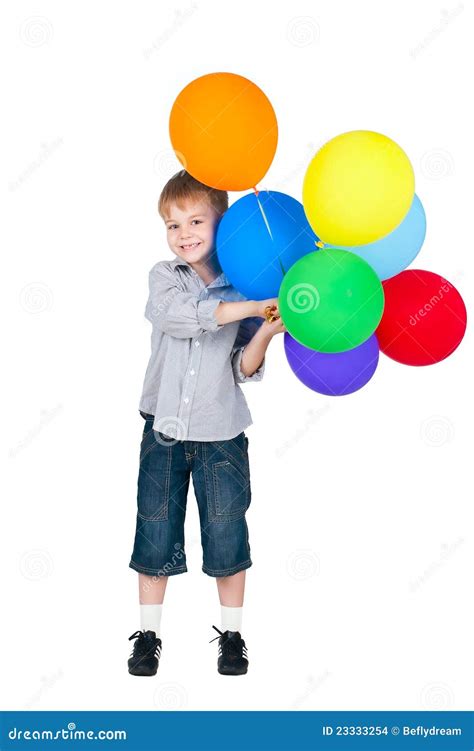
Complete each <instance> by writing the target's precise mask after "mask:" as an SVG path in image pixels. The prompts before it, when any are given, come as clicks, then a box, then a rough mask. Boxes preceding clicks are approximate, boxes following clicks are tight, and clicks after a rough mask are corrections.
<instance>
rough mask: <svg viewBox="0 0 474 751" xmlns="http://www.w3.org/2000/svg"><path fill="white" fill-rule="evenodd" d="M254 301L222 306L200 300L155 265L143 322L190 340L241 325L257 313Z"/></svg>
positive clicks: (219, 303) (211, 301)
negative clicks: (233, 325)
mask: <svg viewBox="0 0 474 751" xmlns="http://www.w3.org/2000/svg"><path fill="white" fill-rule="evenodd" d="M258 305H261V303H257V302H255V301H253V300H245V301H242V302H222V301H221V300H199V297H198V295H196V294H194V293H192V292H186V291H185V290H183V289H181V288H180V286H179V282H178V280H177V279H176V276H175V275H174V273H173V271H172V270H171V269H169V268H167V267H166V266H165V265H163V264H161V263H158V264H156V265H155V266H154V267H153V268H152V269H151V271H150V275H149V297H148V302H147V304H146V308H145V318H147V319H148V320H149V321H151V323H152V324H153V325H154V326H156V327H157V328H158V329H160V330H161V331H163V333H165V334H169V335H170V336H174V337H177V338H179V339H192V338H193V337H195V336H199V335H200V334H202V333H203V332H204V331H218V330H219V329H221V328H222V326H224V324H225V323H230V322H231V321H240V320H242V319H243V318H246V317H247V316H252V315H254V314H255V312H256V311H257V310H258V307H257V306H258Z"/></svg>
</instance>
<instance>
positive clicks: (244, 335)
mask: <svg viewBox="0 0 474 751" xmlns="http://www.w3.org/2000/svg"><path fill="white" fill-rule="evenodd" d="M271 338H272V336H271V334H269V333H268V330H267V325H266V324H265V321H264V319H263V318H256V317H253V318H245V319H244V320H243V321H242V322H241V324H240V326H239V331H238V333H237V338H236V340H235V344H234V347H233V350H232V370H233V372H234V379H235V382H236V383H247V382H248V381H261V380H262V378H263V374H264V372H265V353H266V351H267V347H268V345H269V343H270V340H271Z"/></svg>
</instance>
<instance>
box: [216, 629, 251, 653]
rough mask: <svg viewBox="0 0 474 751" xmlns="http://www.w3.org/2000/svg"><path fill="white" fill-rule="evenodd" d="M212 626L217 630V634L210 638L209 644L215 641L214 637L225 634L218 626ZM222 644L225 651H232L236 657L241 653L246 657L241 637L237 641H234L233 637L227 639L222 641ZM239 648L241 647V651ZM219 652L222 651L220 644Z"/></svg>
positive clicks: (217, 637)
mask: <svg viewBox="0 0 474 751" xmlns="http://www.w3.org/2000/svg"><path fill="white" fill-rule="evenodd" d="M212 628H214V629H215V630H216V631H218V632H219V636H215V637H214V639H211V641H210V642H209V644H210V643H211V642H213V641H215V640H216V639H219V638H220V637H221V636H224V634H225V631H221V630H220V629H219V628H217V626H213V627H212ZM224 646H225V649H226V651H228V652H232V653H233V654H234V655H235V656H237V657H241V655H243V656H244V657H247V647H246V646H245V643H244V640H243V639H242V637H241V638H240V639H239V641H238V642H235V641H234V639H227V640H226V641H225V642H224ZM241 649H242V652H241ZM221 652H222V645H221V644H219V653H221Z"/></svg>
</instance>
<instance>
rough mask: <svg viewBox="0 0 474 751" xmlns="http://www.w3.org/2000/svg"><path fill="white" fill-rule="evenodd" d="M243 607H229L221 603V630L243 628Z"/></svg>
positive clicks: (238, 629)
mask: <svg viewBox="0 0 474 751" xmlns="http://www.w3.org/2000/svg"><path fill="white" fill-rule="evenodd" d="M242 613H243V608H229V607H227V605H221V631H241V630H242Z"/></svg>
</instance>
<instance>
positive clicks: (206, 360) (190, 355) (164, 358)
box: [139, 258, 265, 441]
mask: <svg viewBox="0 0 474 751" xmlns="http://www.w3.org/2000/svg"><path fill="white" fill-rule="evenodd" d="M246 299H247V298H245V297H244V296H243V295H242V294H241V293H240V292H238V291H237V290H236V289H235V288H234V287H233V286H232V285H231V284H230V282H229V280H228V278H227V277H226V275H225V274H224V273H221V274H220V276H218V277H217V278H216V279H214V281H213V282H211V283H210V284H208V285H207V286H206V284H205V283H204V281H203V280H202V279H201V277H200V276H199V274H198V273H197V272H196V271H194V269H193V268H192V267H191V266H190V265H189V263H187V262H186V261H183V260H181V258H175V259H173V260H172V261H159V262H158V263H156V264H155V265H154V266H153V268H152V269H151V271H150V274H149V297H148V302H147V304H146V308H145V317H146V318H147V319H148V320H149V321H151V323H152V332H151V356H150V360H149V363H148V366H147V369H146V374H145V381H144V384H143V391H142V396H141V399H140V404H139V409H140V410H141V411H142V412H148V413H149V414H152V415H155V420H154V424H153V429H154V430H156V431H159V432H160V433H164V434H165V435H167V436H171V437H172V438H175V439H177V440H180V441H184V440H187V441H217V440H228V439H230V438H234V437H235V436H236V435H238V434H239V433H241V432H242V431H243V430H245V428H247V427H248V426H249V425H252V417H251V415H250V410H249V408H248V406H247V402H246V399H245V396H244V394H243V392H242V389H241V388H240V386H239V384H241V383H247V382H248V381H261V380H262V378H263V373H264V370H265V360H264V361H263V362H262V364H261V365H260V367H259V368H258V370H256V371H255V373H253V374H252V375H251V376H245V375H244V374H243V373H242V370H241V360H242V354H243V351H244V348H245V345H246V344H247V343H248V341H249V340H250V339H251V338H252V336H253V335H254V333H255V332H256V331H257V329H258V328H259V327H260V326H261V324H262V323H263V320H264V319H263V318H260V317H251V318H244V319H243V320H241V321H233V322H231V323H226V324H218V323H217V320H216V318H215V316H214V311H215V310H216V308H217V306H218V305H219V303H220V302H221V301H228V302H240V301H242V300H246Z"/></svg>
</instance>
